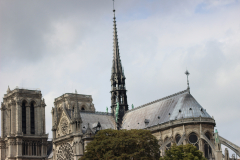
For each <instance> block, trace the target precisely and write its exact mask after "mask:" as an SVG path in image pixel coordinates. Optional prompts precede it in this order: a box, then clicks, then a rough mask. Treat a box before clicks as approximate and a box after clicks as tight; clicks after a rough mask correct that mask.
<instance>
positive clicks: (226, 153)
mask: <svg viewBox="0 0 240 160" xmlns="http://www.w3.org/2000/svg"><path fill="white" fill-rule="evenodd" d="M224 152H225V157H224V160H229V153H228V149H227V148H225V151H224Z"/></svg>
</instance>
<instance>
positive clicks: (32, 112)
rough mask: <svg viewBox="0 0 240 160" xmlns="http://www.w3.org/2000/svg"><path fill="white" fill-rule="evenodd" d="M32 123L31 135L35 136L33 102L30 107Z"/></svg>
mask: <svg viewBox="0 0 240 160" xmlns="http://www.w3.org/2000/svg"><path fill="white" fill-rule="evenodd" d="M30 122H31V134H35V121H34V102H31V105H30Z"/></svg>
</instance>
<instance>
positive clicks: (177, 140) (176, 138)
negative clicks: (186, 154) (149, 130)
mask: <svg viewBox="0 0 240 160" xmlns="http://www.w3.org/2000/svg"><path fill="white" fill-rule="evenodd" d="M180 139H181V136H180V135H179V134H177V135H176V137H175V140H176V144H178V142H179V141H180Z"/></svg>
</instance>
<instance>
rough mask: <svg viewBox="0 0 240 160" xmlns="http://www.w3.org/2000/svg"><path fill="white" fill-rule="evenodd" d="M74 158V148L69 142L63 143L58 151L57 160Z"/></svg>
mask: <svg viewBox="0 0 240 160" xmlns="http://www.w3.org/2000/svg"><path fill="white" fill-rule="evenodd" d="M66 159H67V160H73V149H72V146H71V145H70V144H69V143H65V144H62V145H61V146H60V147H59V149H58V151H57V160H66Z"/></svg>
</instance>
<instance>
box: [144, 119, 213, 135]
mask: <svg viewBox="0 0 240 160" xmlns="http://www.w3.org/2000/svg"><path fill="white" fill-rule="evenodd" d="M200 123H208V124H211V125H214V126H215V125H216V122H215V120H214V119H212V118H203V117H197V118H196V117H195V118H194V117H193V118H183V119H179V120H173V121H168V122H165V123H162V124H158V125H154V126H150V127H146V128H143V129H147V130H150V131H151V132H157V131H160V130H166V129H168V128H173V127H176V126H180V125H183V124H200Z"/></svg>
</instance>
